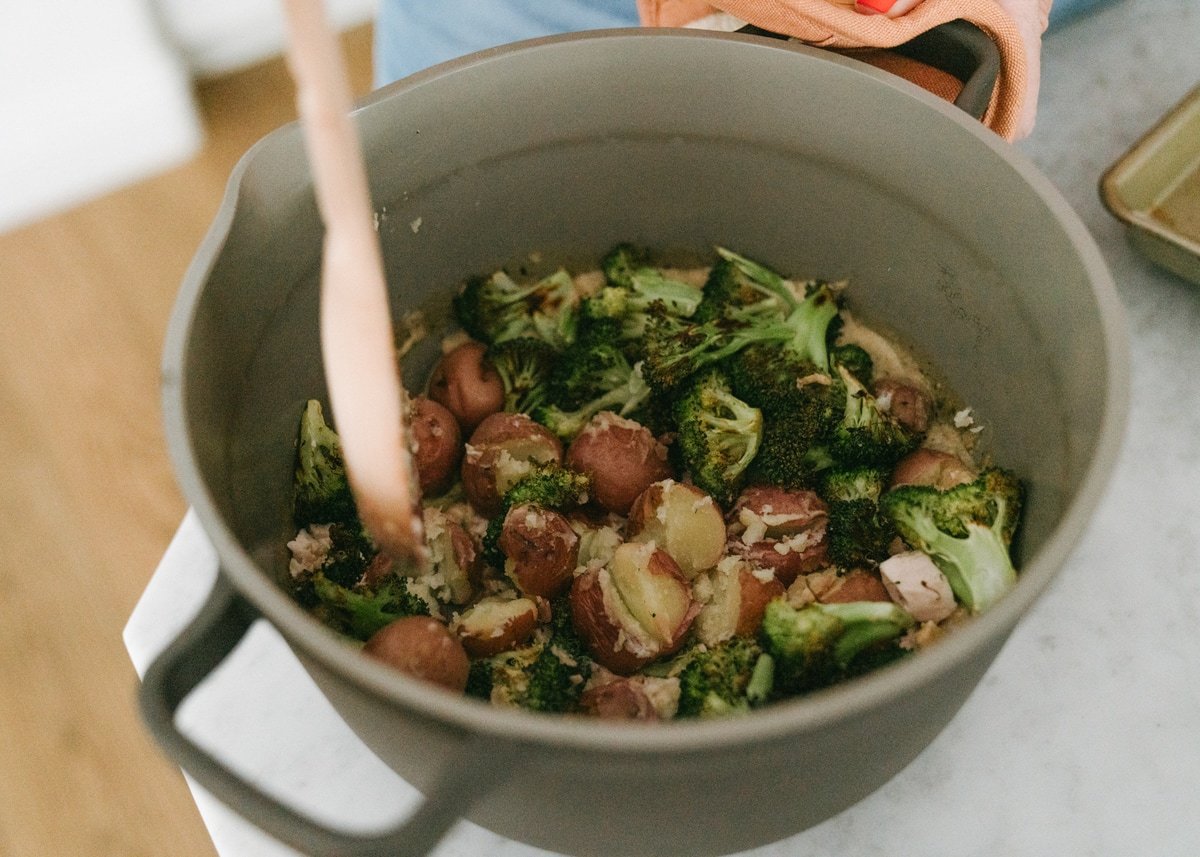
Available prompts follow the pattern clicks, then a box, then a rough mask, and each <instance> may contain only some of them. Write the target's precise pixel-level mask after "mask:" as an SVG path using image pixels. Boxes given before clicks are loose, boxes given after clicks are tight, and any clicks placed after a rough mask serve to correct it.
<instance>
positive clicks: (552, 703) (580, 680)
mask: <svg viewBox="0 0 1200 857" xmlns="http://www.w3.org/2000/svg"><path fill="white" fill-rule="evenodd" d="M590 674H591V660H590V659H589V658H587V656H586V655H580V656H578V657H577V656H576V655H574V654H573V653H572V652H571V651H570V650H569V649H568V648H567V647H566V646H564V645H562V644H561V642H560V641H559V640H558V635H557V634H556V633H555V632H554V631H553V630H551V631H550V632H548V633H547V632H546V631H544V630H543V631H541V632H539V633H538V635H537V636H536V637H535V639H534V641H533V642H532V643H531V644H529V645H527V646H523V647H521V648H518V649H511V650H509V651H506V652H501V653H500V654H498V655H493V656H492V657H490V658H483V659H480V660H477V661H474V662H473V663H472V664H471V670H470V673H469V674H468V678H467V693H468V694H469V695H471V696H475V697H478V698H480V699H486V700H490V701H491V702H492V703H494V704H496V705H506V706H513V707H518V708H524V709H528V710H530V711H544V712H552V713H562V712H568V711H574V710H576V709H577V708H578V704H579V697H580V696H581V695H582V694H583V688H584V685H585V684H586V683H587V679H588V676H589V675H590Z"/></svg>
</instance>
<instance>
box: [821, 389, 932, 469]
mask: <svg viewBox="0 0 1200 857" xmlns="http://www.w3.org/2000/svg"><path fill="white" fill-rule="evenodd" d="M837 371H838V375H839V376H840V377H841V380H842V385H843V387H844V389H845V410H844V412H843V414H842V419H841V422H840V423H838V426H837V428H835V429H834V431H833V436H832V438H831V440H830V444H829V446H830V452H831V453H832V455H833V457H834V458H835V459H836V460H837V461H839V462H842V463H843V464H845V465H847V466H850V467H861V466H865V467H891V466H892V465H893V464H895V463H896V462H897V461H899V460H900V458H901V457H902V456H903V455H904V454H905V453H907V452H911V451H912V450H913V449H914V448H915V447H916V445H917V443H918V442H919V440H920V439H919V438H917V437H915V436H914V435H913V434H912V433H911V432H909V431H908V430H907V429H905V428H904V426H902V425H900V423H898V422H897V421H896V420H894V419H893V418H892V417H891V416H889V415H888V414H886V413H884V412H883V411H881V410H880V409H879V405H878V403H877V402H876V400H875V397H874V396H872V395H871V393H870V392H869V391H868V390H867V388H866V387H864V386H863V384H862V382H861V381H859V380H858V379H857V378H855V377H854V376H853V375H852V374H850V372H849V371H847V370H846V368H845V367H844V366H838V367H837Z"/></svg>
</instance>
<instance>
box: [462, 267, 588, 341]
mask: <svg viewBox="0 0 1200 857" xmlns="http://www.w3.org/2000/svg"><path fill="white" fill-rule="evenodd" d="M452 306H453V309H454V316H455V318H456V319H457V320H458V323H459V324H460V325H462V327H463V329H464V330H465V331H467V333H469V334H470V335H471V336H472V337H474V338H475V339H478V340H480V341H482V342H486V343H489V344H493V345H494V344H496V343H498V342H504V341H506V340H509V339H516V338H517V337H520V336H534V337H537V338H539V339H542V340H544V341H545V342H547V343H549V344H550V345H552V346H554V347H555V348H563V347H565V346H566V345H568V344H570V343H571V342H572V341H573V340H574V338H575V327H576V324H577V322H578V318H577V312H578V306H579V293H578V291H577V290H576V288H575V282H574V280H572V279H571V275H570V274H568V273H567V272H566V271H564V270H558V271H555V272H554V273H553V274H551V275H550V276H548V277H544V278H542V279H541V280H537V281H535V282H532V283H525V284H519V283H517V282H516V281H515V280H513V278H512V277H510V276H509V275H508V274H507V273H505V272H504V271H497V272H496V273H494V274H492V275H491V276H490V277H473V278H471V279H469V280H467V282H466V283H465V284H464V285H463V287H462V289H461V290H460V291H459V293H458V294H457V295H455V296H454V299H453V302H452Z"/></svg>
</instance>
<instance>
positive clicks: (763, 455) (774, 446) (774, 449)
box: [746, 411, 834, 488]
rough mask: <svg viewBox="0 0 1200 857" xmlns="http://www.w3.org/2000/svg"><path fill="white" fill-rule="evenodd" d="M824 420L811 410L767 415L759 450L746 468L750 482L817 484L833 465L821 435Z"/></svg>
mask: <svg viewBox="0 0 1200 857" xmlns="http://www.w3.org/2000/svg"><path fill="white" fill-rule="evenodd" d="M823 427H824V421H823V420H814V418H813V414H812V413H811V412H806V411H799V412H796V413H793V414H784V415H782V416H773V417H770V418H764V420H763V431H762V440H761V442H760V443H759V447H758V452H757V454H755V456H754V460H753V461H752V462H750V467H749V469H748V470H747V471H746V480H747V482H749V483H751V484H758V485H775V486H777V487H779V488H814V487H816V485H817V484H818V483H819V481H820V478H821V474H822V473H824V472H825V471H826V470H828V469H829V468H830V467H833V466H834V461H833V458H832V457H831V456H830V454H829V450H828V448H827V447H826V445H825V440H824V438H823V435H822V429H823Z"/></svg>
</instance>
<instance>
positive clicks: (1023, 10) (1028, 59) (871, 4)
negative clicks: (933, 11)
mask: <svg viewBox="0 0 1200 857" xmlns="http://www.w3.org/2000/svg"><path fill="white" fill-rule="evenodd" d="M833 2H835V3H838V4H839V5H850V4H851V3H853V5H854V10H855V11H856V12H861V13H862V14H864V15H886V16H887V17H889V18H898V17H899V16H901V15H903V14H905V13H906V12H910V11H912V10H913V9H914V8H916V7H917V6H919V5H921V3H922V2H923V0H833ZM993 2H995V4H996V5H997V6H999V7H1000V8H1001V9H1003V10H1004V11H1005V12H1007V13H1008V15H1009V17H1010V18H1012V19H1013V22H1014V23H1015V24H1016V25H1017V30H1018V32H1020V34H1021V42H1022V43H1023V44H1024V46H1025V69H1026V71H1025V75H1026V86H1025V106H1024V108H1023V109H1022V111H1021V112H1022V115H1021V119H1020V124H1019V126H1018V128H1017V136H1018V137H1024V136H1025V135H1026V134H1028V133H1029V131H1030V130H1031V129H1032V128H1033V122H1034V118H1035V116H1036V111H1037V96H1038V88H1039V85H1040V82H1041V52H1042V33H1043V32H1045V30H1046V23H1047V20H1048V18H1049V15H1050V4H1051V2H1052V0H993Z"/></svg>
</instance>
